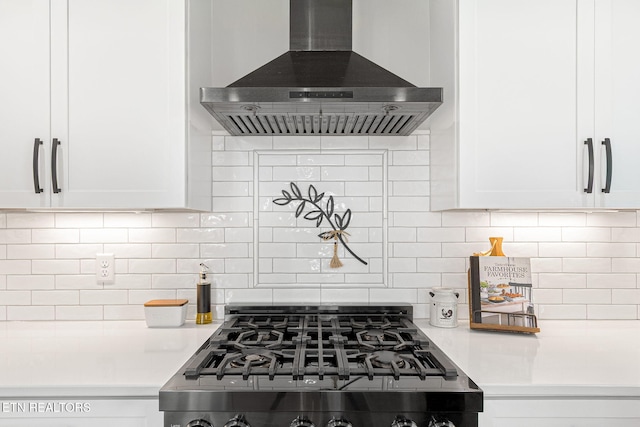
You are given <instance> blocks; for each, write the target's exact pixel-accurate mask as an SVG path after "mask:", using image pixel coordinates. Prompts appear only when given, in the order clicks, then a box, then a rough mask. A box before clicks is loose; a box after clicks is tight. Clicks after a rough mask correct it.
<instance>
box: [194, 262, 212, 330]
mask: <svg viewBox="0 0 640 427" xmlns="http://www.w3.org/2000/svg"><path fill="white" fill-rule="evenodd" d="M208 272H209V267H207V266H206V265H205V264H204V263H200V274H199V279H198V292H197V301H198V302H197V306H198V307H197V314H196V324H198V325H205V324H207V323H211V322H212V321H213V317H212V316H211V283H209V281H208V280H207V273H208Z"/></svg>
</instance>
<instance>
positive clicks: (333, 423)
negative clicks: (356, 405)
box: [327, 417, 353, 427]
mask: <svg viewBox="0 0 640 427" xmlns="http://www.w3.org/2000/svg"><path fill="white" fill-rule="evenodd" d="M327 427H353V426H352V425H351V423H350V422H349V421H347V420H345V419H344V418H335V417H334V418H331V420H330V421H329V422H328V423H327Z"/></svg>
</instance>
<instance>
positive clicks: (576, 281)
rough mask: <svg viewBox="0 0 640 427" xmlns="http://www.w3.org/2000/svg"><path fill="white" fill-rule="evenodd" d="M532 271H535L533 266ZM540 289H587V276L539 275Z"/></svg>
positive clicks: (565, 274)
mask: <svg viewBox="0 0 640 427" xmlns="http://www.w3.org/2000/svg"><path fill="white" fill-rule="evenodd" d="M531 270H532V271H535V269H534V267H533V265H532V266H531ZM538 287H540V288H552V289H573V288H586V287H587V275H586V274H568V273H564V274H559V273H539V274H538Z"/></svg>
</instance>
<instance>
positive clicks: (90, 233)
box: [80, 228, 135, 243]
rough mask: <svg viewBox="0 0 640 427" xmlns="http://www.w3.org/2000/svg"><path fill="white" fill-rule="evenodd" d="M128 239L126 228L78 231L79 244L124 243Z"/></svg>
mask: <svg viewBox="0 0 640 427" xmlns="http://www.w3.org/2000/svg"><path fill="white" fill-rule="evenodd" d="M131 230H132V231H133V230H135V229H131ZM128 238H129V232H128V230H127V229H126V228H94V229H91V228H87V229H81V230H80V243H124V242H127V241H128Z"/></svg>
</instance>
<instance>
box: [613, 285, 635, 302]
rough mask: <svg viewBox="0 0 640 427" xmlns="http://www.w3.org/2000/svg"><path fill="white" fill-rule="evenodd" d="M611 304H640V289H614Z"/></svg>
mask: <svg viewBox="0 0 640 427" xmlns="http://www.w3.org/2000/svg"><path fill="white" fill-rule="evenodd" d="M611 303H613V304H635V305H637V304H640V289H612V290H611Z"/></svg>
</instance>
